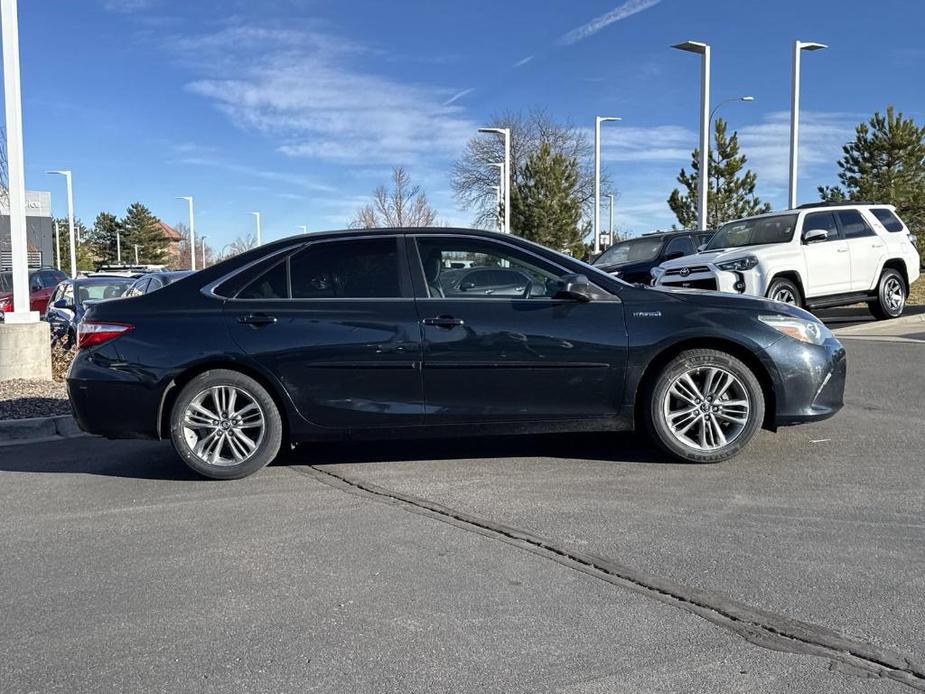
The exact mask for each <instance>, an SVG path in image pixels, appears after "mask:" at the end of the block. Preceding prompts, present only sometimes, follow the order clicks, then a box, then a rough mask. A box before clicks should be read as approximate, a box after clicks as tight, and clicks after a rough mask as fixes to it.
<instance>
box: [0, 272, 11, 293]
mask: <svg viewBox="0 0 925 694" xmlns="http://www.w3.org/2000/svg"><path fill="white" fill-rule="evenodd" d="M11 291H13V273H12V272H0V292H11Z"/></svg>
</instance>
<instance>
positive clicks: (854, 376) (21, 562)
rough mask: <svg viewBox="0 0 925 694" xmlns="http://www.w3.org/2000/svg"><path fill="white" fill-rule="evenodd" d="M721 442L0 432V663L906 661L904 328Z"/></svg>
mask: <svg viewBox="0 0 925 694" xmlns="http://www.w3.org/2000/svg"><path fill="white" fill-rule="evenodd" d="M845 343H846V346H847V348H848V352H849V382H848V391H847V394H846V406H845V408H844V410H843V411H842V412H841V413H840V414H839V415H838V416H837V417H836V418H834V419H832V420H829V421H827V422H823V423H820V424H816V425H812V426H804V427H797V428H793V429H785V430H782V431H781V432H780V433H778V434H771V433H767V432H762V433H761V434H760V435H759V436H758V438H757V439H756V440H755V442H753V444H752V445H751V447H750V448H749V449H748V450H747V452H746V453H745V454H744V455H742V456H740V457H739V458H737V459H734V460H732V461H729V462H726V463H722V464H719V465H713V466H696V465H684V464H677V463H672V462H670V461H668V460H666V459H665V457H664V456H663V455H662V454H660V453H659V452H658V451H656V450H655V449H654V448H653V447H652V446H651V445H649V444H648V442H647V441H646V440H645V439H644V438H642V437H640V436H635V435H613V436H600V435H594V436H585V435H569V436H546V437H534V438H529V439H525V438H501V439H498V438H493V439H484V440H467V441H442V442H441V441H427V442H406V443H387V444H381V443H380V444H359V443H350V444H340V445H333V444H326V445H324V446H311V447H306V448H304V449H300V450H298V451H297V452H296V453H295V455H294V456H293V458H292V460H290V461H289V462H287V463H286V464H277V465H274V466H272V467H270V468H268V469H266V470H264V471H263V472H261V473H260V474H259V475H257V476H255V477H252V478H249V479H245V480H241V481H237V482H224V483H216V482H206V481H203V480H200V479H197V478H196V477H195V476H194V475H193V474H192V473H190V472H188V471H187V469H186V468H185V467H184V466H183V465H182V464H181V463H180V462H179V461H178V460H177V459H176V458H175V456H174V454H173V453H172V451H171V449H170V448H169V446H168V445H166V444H163V443H157V442H145V443H140V442H107V441H102V440H97V439H91V438H80V439H72V440H67V441H61V442H55V443H48V444H40V445H31V446H19V447H11V448H3V449H0V538H2V541H0V566H2V567H3V571H2V573H3V580H2V584H0V585H2V588H0V614H2V615H3V620H2V623H3V629H2V630H0V682H3V683H4V684H3V686H2V687H0V689H2V690H3V691H15V692H19V691H44V692H47V691H62V692H64V691H66V692H110V691H147V690H159V691H216V692H218V691H223V692H224V691H255V692H256V691H261V692H262V691H279V692H282V691H319V692H334V691H345V692H346V691H349V692H381V691H415V692H423V691H454V692H455V691H459V692H471V691H505V692H537V691H557V692H570V693H577V692H582V693H585V692H643V691H644V692H676V691H702V692H746V691H747V692H781V691H787V692H857V691H865V692H867V691H870V692H888V691H909V690H910V689H911V688H917V689H925V665H923V662H925V629H923V628H922V625H923V624H925V598H923V596H925V470H923V467H925V466H923V461H925V454H923V450H925V416H923V413H925V371H923V369H922V363H923V359H925V342H923V341H919V340H916V339H909V340H907V341H896V340H887V339H882V340H881V339H876V338H874V339H869V338H867V339H854V338H851V339H846V341H845Z"/></svg>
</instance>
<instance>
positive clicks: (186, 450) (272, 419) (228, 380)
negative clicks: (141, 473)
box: [170, 369, 283, 480]
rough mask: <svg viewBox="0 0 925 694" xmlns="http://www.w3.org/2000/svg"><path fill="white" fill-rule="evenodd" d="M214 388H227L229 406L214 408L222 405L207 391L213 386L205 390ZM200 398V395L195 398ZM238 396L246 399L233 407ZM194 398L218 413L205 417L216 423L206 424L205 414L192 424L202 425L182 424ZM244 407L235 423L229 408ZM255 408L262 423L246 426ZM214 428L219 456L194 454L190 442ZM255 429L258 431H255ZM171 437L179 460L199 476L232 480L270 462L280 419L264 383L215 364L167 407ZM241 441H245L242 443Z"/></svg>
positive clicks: (274, 453) (195, 442)
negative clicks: (231, 399) (218, 435)
mask: <svg viewBox="0 0 925 694" xmlns="http://www.w3.org/2000/svg"><path fill="white" fill-rule="evenodd" d="M216 387H218V388H224V389H225V390H223V391H221V392H226V393H227V392H228V389H233V390H234V391H235V399H234V407H233V408H229V410H228V411H226V412H218V411H219V410H221V403H217V402H216V400H215V396H214V395H212V393H215V392H216V391H213V390H210V389H213V388H216ZM207 392H208V394H207ZM199 398H204V399H203V400H202V401H201V402H200V401H199V400H198V399H199ZM238 398H241V400H240V402H242V403H245V404H244V405H243V407H240V409H237V410H234V408H238V407H239V405H238V402H239V401H238ZM194 400H197V403H198V404H199V405H200V406H201V407H205V408H206V409H207V411H210V412H211V411H213V410H214V411H216V412H218V414H219V416H220V417H221V419H220V420H219V419H215V420H210V421H212V422H220V424H215V425H213V424H206V423H204V420H205V419H207V418H205V417H204V418H203V420H202V421H201V420H198V419H197V420H196V421H197V424H202V428H199V427H197V426H194V427H189V426H186V425H185V419H186V417H187V410H188V408H190V405H191V403H193V401H194ZM252 403H253V404H256V406H257V407H256V409H254V408H252V407H251V404H252ZM245 410H246V411H247V414H246V418H241V420H240V424H239V425H236V422H237V420H236V419H235V418H234V417H233V416H229V415H233V414H234V411H238V412H244V411H245ZM258 412H259V416H262V422H261V426H260V427H256V426H254V427H248V426H246V425H247V424H248V423H250V422H251V421H252V419H250V418H253V417H256V416H258V415H257V414H255V413H258ZM193 416H196V415H195V414H194V415H193ZM219 430H221V437H224V439H223V441H222V442H220V443H217V446H218V451H219V455H217V456H209V455H205V456H203V455H200V454H199V453H197V451H196V448H195V447H194V446H196V447H198V446H199V444H202V443H203V442H204V441H205V440H206V439H207V438H209V437H210V433H212V432H216V431H219ZM229 430H230V431H229ZM258 431H260V432H262V433H260V434H259V435H258V434H257V432H258ZM236 436H237V438H235V437H236ZM170 439H171V441H172V442H173V447H174V450H176V452H177V455H179V456H180V458H181V459H182V460H183V462H184V463H186V464H187V465H188V466H189V467H190V468H192V469H193V470H195V471H196V472H198V473H199V474H200V475H202V476H203V477H208V478H210V479H214V480H234V479H240V478H242V477H247V476H248V475H252V474H254V473H255V472H257V471H258V470H259V469H261V468H262V467H264V466H266V465H267V464H269V463H270V462H272V461H273V459H274V458H275V457H276V456H277V454H278V453H279V450H280V446H281V445H282V442H283V423H282V419H281V417H280V412H279V408H277V406H276V403H275V402H274V401H273V398H272V397H271V396H270V394H269V393H268V392H267V390H266V388H264V387H263V386H262V385H260V384H259V383H258V382H257V381H255V380H254V379H253V378H251V377H250V376H246V375H244V374H242V373H240V372H238V371H231V370H227V369H215V370H213V371H206V372H204V373H201V374H199V375H198V376H196V377H195V378H194V379H193V380H191V381H190V382H189V383H187V384H186V386H184V387H183V390H181V391H180V394H179V395H178V396H177V399H176V401H175V402H174V405H173V409H172V410H171V412H170ZM244 440H247V441H249V443H248V444H246V445H245V443H244ZM213 441H217V439H213ZM250 444H254V448H253V449H249V448H248V446H250ZM206 450H207V451H208V450H209V449H206ZM226 455H227V459H226V457H225V456H226ZM206 458H211V460H207V459H206ZM238 458H240V460H238Z"/></svg>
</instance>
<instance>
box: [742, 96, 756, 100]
mask: <svg viewBox="0 0 925 694" xmlns="http://www.w3.org/2000/svg"><path fill="white" fill-rule="evenodd" d="M739 100H740V101H754V100H755V97H753V96H740V97H739Z"/></svg>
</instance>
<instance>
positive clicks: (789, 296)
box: [771, 287, 797, 306]
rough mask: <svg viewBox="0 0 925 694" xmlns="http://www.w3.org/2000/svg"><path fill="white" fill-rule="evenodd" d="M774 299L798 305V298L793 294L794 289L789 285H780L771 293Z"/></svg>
mask: <svg viewBox="0 0 925 694" xmlns="http://www.w3.org/2000/svg"><path fill="white" fill-rule="evenodd" d="M771 299H772V300H773V301H780V302H781V303H782V304H790V305H791V306H796V303H797V298H796V297H795V296H794V295H793V291H791V289H790V288H789V287H778V288H777V289H776V290H775V291H774V293H773V294H772V295H771Z"/></svg>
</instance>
